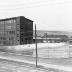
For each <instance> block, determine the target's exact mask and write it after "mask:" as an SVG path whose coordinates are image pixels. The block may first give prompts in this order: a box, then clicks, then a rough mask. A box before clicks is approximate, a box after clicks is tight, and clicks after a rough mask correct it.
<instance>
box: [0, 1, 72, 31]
mask: <svg viewBox="0 0 72 72" xmlns="http://www.w3.org/2000/svg"><path fill="white" fill-rule="evenodd" d="M16 16H25V17H26V18H28V19H31V20H33V21H34V25H35V24H36V26H37V30H49V31H53V30H54V31H72V0H0V19H4V18H10V17H16Z"/></svg>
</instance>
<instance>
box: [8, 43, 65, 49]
mask: <svg viewBox="0 0 72 72" xmlns="http://www.w3.org/2000/svg"><path fill="white" fill-rule="evenodd" d="M64 45H66V44H65V43H38V44H37V47H38V48H44V47H60V46H64ZM7 47H8V49H15V50H30V49H35V48H36V45H35V44H27V45H17V46H7Z"/></svg>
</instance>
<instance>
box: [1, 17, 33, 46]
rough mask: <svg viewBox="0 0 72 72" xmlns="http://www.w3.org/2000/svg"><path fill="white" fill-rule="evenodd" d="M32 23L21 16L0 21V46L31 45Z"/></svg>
mask: <svg viewBox="0 0 72 72" xmlns="http://www.w3.org/2000/svg"><path fill="white" fill-rule="evenodd" d="M32 40H33V21H32V20H29V19H27V18H25V17H23V16H19V17H13V18H7V19H1V20H0V45H2V46H6V45H7V46H8V45H22V44H27V43H32Z"/></svg>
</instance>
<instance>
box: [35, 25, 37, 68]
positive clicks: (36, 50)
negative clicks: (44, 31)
mask: <svg viewBox="0 0 72 72" xmlns="http://www.w3.org/2000/svg"><path fill="white" fill-rule="evenodd" d="M35 43H36V67H37V61H38V54H37V34H36V24H35Z"/></svg>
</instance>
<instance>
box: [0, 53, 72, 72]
mask: <svg viewBox="0 0 72 72" xmlns="http://www.w3.org/2000/svg"><path fill="white" fill-rule="evenodd" d="M0 58H1V59H7V60H13V61H18V62H24V63H29V64H33V65H35V60H36V59H35V58H34V57H31V56H24V55H15V54H7V53H0ZM38 65H39V66H43V67H45V68H53V69H59V70H64V71H68V72H69V71H70V72H72V58H67V59H44V58H38Z"/></svg>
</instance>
